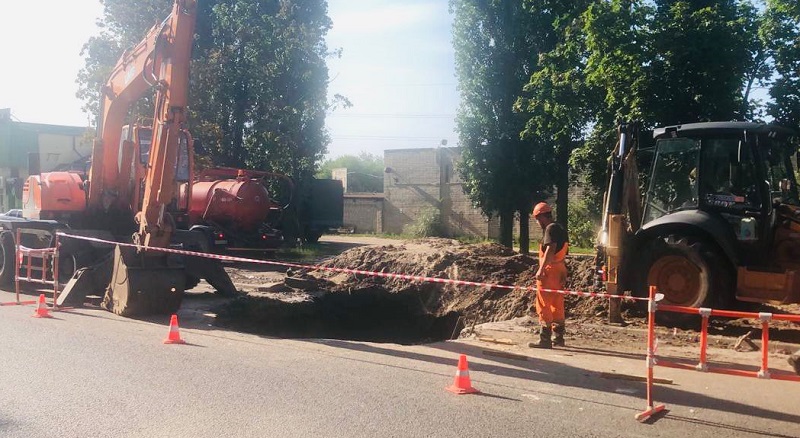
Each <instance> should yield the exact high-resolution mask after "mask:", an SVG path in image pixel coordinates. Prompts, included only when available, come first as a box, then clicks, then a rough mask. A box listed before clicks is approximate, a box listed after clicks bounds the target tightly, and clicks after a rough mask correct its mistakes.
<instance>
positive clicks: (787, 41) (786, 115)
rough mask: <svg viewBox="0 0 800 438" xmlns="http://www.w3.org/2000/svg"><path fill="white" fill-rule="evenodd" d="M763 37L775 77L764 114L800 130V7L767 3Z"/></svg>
mask: <svg viewBox="0 0 800 438" xmlns="http://www.w3.org/2000/svg"><path fill="white" fill-rule="evenodd" d="M765 15H766V16H765V19H764V26H763V28H762V29H763V30H762V32H763V35H764V39H765V40H766V41H768V42H769V48H770V50H771V55H772V56H773V61H774V68H775V74H776V77H775V79H774V81H773V83H772V86H771V87H770V90H769V94H770V96H771V97H772V99H773V100H774V102H772V103H770V104H769V105H768V107H767V112H768V114H769V115H770V116H772V117H773V118H775V120H776V121H777V122H778V123H780V124H783V125H785V126H789V127H792V128H794V129H800V4H798V3H797V2H796V1H793V0H768V1H767V12H766V14H765Z"/></svg>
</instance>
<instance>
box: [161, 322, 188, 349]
mask: <svg viewBox="0 0 800 438" xmlns="http://www.w3.org/2000/svg"><path fill="white" fill-rule="evenodd" d="M164 343H165V344H185V343H186V341H184V340H183V339H181V333H180V332H179V331H178V315H172V318H170V320H169V335H168V336H167V338H166V339H164Z"/></svg>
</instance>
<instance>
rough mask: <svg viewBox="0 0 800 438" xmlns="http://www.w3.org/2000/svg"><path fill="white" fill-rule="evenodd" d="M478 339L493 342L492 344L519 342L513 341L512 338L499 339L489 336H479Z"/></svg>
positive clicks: (513, 343)
mask: <svg viewBox="0 0 800 438" xmlns="http://www.w3.org/2000/svg"><path fill="white" fill-rule="evenodd" d="M478 340H479V341H483V342H491V343H492V344H503V345H517V343H516V342H514V341H512V340H511V339H497V338H490V337H487V336H478Z"/></svg>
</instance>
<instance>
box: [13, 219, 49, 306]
mask: <svg viewBox="0 0 800 438" xmlns="http://www.w3.org/2000/svg"><path fill="white" fill-rule="evenodd" d="M21 239H22V229H21V228H18V229H17V232H16V245H15V247H16V251H15V252H16V254H15V256H16V263H15V264H14V265H15V268H14V292H15V295H16V300H17V303H18V304H21V302H20V299H19V291H20V283H21V282H25V283H37V284H44V285H49V286H52V288H53V307H54V308H56V307H57V305H56V300H57V299H58V292H59V284H58V246H59V245H58V244H59V241H58V235H56V236H55V245H54V246H52V247H48V248H28V247H26V246H23V245H22V243H21V242H22V240H21ZM51 268H52V269H51ZM23 270H24V271H25V273H24V275H23V274H22V271H23ZM51 270H52V277H50V276H48V274H49V273H50V272H51Z"/></svg>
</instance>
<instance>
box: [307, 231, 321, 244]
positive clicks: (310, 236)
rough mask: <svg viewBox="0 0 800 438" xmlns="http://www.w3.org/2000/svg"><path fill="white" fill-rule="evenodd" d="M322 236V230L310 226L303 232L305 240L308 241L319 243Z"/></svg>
mask: <svg viewBox="0 0 800 438" xmlns="http://www.w3.org/2000/svg"><path fill="white" fill-rule="evenodd" d="M320 237H322V232H320V231H317V230H312V229H310V228H307V229H306V230H305V232H304V233H303V240H305V242H306V243H317V242H319V238H320Z"/></svg>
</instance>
